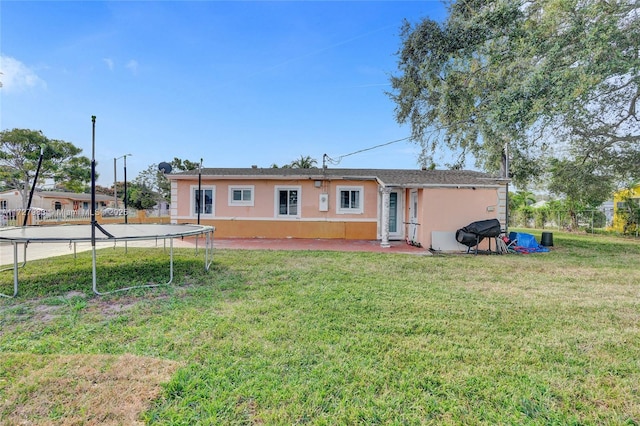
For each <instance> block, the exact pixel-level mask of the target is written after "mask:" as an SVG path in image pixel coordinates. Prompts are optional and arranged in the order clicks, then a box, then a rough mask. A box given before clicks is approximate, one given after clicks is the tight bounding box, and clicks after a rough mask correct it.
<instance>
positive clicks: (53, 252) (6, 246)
mask: <svg viewBox="0 0 640 426" xmlns="http://www.w3.org/2000/svg"><path fill="white" fill-rule="evenodd" d="M124 244H125V243H124V242H123V241H119V242H118V243H117V247H124ZM164 244H165V241H164V240H157V241H156V240H147V241H129V242H127V246H128V247H158V248H162V247H164ZM199 245H200V246H202V247H203V245H204V241H203V239H200V241H199ZM113 246H114V243H109V242H99V243H96V247H97V248H99V249H103V248H110V247H113ZM166 246H167V247H169V240H166ZM22 247H23V246H22V244H20V245H18V252H19V253H18V259H19V261H22V258H23V248H22ZM173 247H175V248H195V238H184V239H180V238H174V240H173ZM213 248H214V249H230V250H234V249H243V250H326V251H356V252H358V251H360V252H377V253H402V254H413V255H430V254H431V253H430V252H429V251H428V250H425V249H424V248H419V247H414V246H411V245H408V244H407V243H405V242H404V241H392V242H391V247H388V248H383V247H380V241H373V240H339V239H301V238H283V239H272V238H225V239H216V238H215V237H214V242H213ZM75 250H76V252H78V253H80V252H82V251H88V250H91V243H88V242H81V243H75ZM73 253H74V244H73V243H72V244H69V243H37V242H31V243H29V245H28V247H27V260H35V259H43V258H47V257H54V256H64V255H68V254H73ZM11 264H13V245H12V244H11V243H10V242H6V241H1V242H0V265H11Z"/></svg>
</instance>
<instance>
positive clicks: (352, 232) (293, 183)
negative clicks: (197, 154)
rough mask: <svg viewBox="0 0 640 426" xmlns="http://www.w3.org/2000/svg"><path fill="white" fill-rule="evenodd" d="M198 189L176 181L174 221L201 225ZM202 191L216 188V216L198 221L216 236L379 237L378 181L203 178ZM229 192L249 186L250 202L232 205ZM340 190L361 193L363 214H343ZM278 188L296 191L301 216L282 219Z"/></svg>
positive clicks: (192, 183)
mask: <svg viewBox="0 0 640 426" xmlns="http://www.w3.org/2000/svg"><path fill="white" fill-rule="evenodd" d="M316 182H318V183H316ZM316 185H317V186H316ZM197 188H198V181H197V179H175V180H173V181H172V205H171V218H172V222H174V223H195V222H196V221H197V213H196V212H195V208H194V206H195V201H194V198H193V195H192V194H193V193H194V191H196V190H197ZM201 188H202V189H203V190H205V189H210V190H212V192H213V206H212V214H204V213H201V214H200V223H201V224H206V225H213V226H215V227H216V236H217V237H222V238H225V237H226V238H231V237H255V238H340V239H376V236H377V235H376V231H377V206H378V204H377V203H378V184H377V182H375V181H345V180H322V181H315V180H297V179H293V180H258V179H237V180H233V179H216V180H212V179H207V178H206V177H204V176H203V178H202V184H201ZM230 188H236V189H238V188H251V189H252V191H253V198H252V203H251V204H249V205H232V204H231V203H230ZM341 188H342V189H345V188H349V189H359V190H361V194H362V196H363V198H362V199H361V200H360V201H361V204H362V211H361V212H358V213H343V212H340V211H339V209H338V208H337V207H338V203H339V192H338V191H339V189H341ZM279 189H295V190H297V191H298V208H299V211H298V213H299V214H298V215H295V216H290V217H282V216H279V215H278V211H277V204H278V198H277V191H278V190H279ZM322 194H326V196H327V197H328V208H327V209H326V211H323V210H322V209H321V207H320V196H321V195H322ZM173 200H175V201H173Z"/></svg>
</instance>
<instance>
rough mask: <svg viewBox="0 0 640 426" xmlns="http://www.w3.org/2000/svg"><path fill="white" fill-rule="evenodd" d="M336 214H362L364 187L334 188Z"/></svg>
mask: <svg viewBox="0 0 640 426" xmlns="http://www.w3.org/2000/svg"><path fill="white" fill-rule="evenodd" d="M336 198H337V199H338V202H337V203H336V204H337V206H336V213H338V214H360V213H362V212H363V206H362V203H363V201H364V187H362V186H338V187H337V188H336Z"/></svg>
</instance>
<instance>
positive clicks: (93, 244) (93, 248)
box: [89, 115, 96, 291]
mask: <svg viewBox="0 0 640 426" xmlns="http://www.w3.org/2000/svg"><path fill="white" fill-rule="evenodd" d="M89 213H90V215H91V251H92V257H91V278H92V281H93V290H94V291H95V290H96V116H95V115H92V116H91V208H90V209H89Z"/></svg>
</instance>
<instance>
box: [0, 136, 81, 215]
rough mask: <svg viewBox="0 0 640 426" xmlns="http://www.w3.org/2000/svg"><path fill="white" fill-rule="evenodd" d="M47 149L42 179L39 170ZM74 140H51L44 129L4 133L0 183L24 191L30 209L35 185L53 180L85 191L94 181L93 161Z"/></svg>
mask: <svg viewBox="0 0 640 426" xmlns="http://www.w3.org/2000/svg"><path fill="white" fill-rule="evenodd" d="M41 149H42V152H43V161H42V165H41V167H40V174H39V177H38V182H35V183H34V182H33V180H34V179H35V174H36V169H37V166H38V162H39V159H40V152H41ZM81 152H82V149H80V148H78V147H76V146H75V145H73V144H72V143H71V142H65V141H63V140H58V139H49V138H47V137H46V136H45V135H44V134H43V133H42V132H41V131H36V130H28V129H13V130H4V131H2V132H0V166H2V167H1V168H0V182H3V185H2V186H4V187H6V188H10V189H17V190H19V191H21V193H22V200H23V207H24V208H26V205H27V201H28V197H29V191H30V189H31V187H32V185H36V186H37V185H38V184H42V183H43V182H44V181H45V180H46V179H53V181H54V183H55V184H56V186H58V187H61V188H63V189H67V190H70V191H76V192H82V191H83V190H85V189H86V188H87V185H88V183H89V182H90V181H91V167H90V166H91V161H90V160H89V159H88V158H87V157H84V156H81V155H80V153H81Z"/></svg>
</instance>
